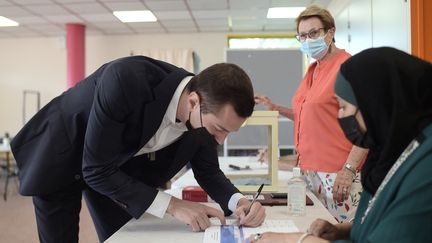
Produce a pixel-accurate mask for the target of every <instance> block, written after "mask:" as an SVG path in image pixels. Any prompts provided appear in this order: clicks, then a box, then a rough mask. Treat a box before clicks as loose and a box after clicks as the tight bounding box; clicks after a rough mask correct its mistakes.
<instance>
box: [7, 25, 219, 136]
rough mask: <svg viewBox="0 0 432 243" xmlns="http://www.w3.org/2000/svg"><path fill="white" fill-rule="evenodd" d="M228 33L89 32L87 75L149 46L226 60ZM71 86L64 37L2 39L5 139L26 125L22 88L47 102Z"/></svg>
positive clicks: (206, 59)
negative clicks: (153, 33)
mask: <svg viewBox="0 0 432 243" xmlns="http://www.w3.org/2000/svg"><path fill="white" fill-rule="evenodd" d="M226 43H227V42H226V34H224V33H200V34H168V35H163V34H158V35H137V36H89V37H87V39H86V73H87V74H90V73H92V72H93V71H94V70H96V69H97V68H98V67H99V66H100V65H102V64H103V63H105V62H108V61H110V60H112V59H115V58H119V57H123V56H128V55H129V54H130V52H131V51H134V52H135V53H137V52H139V51H141V50H144V49H148V48H191V49H193V50H195V51H196V52H197V53H198V55H199V57H200V60H201V62H200V67H201V69H203V68H206V67H208V66H210V65H212V64H214V63H218V62H223V61H224V49H225V47H226ZM65 87H66V49H65V47H64V38H60V37H58V38H18V39H0V114H1V115H0V117H1V119H0V137H1V136H2V135H3V134H4V132H6V131H7V132H9V133H10V134H11V135H15V134H16V133H17V132H18V131H19V129H20V128H21V127H22V102H23V98H22V96H23V95H22V93H23V90H25V89H27V90H37V91H40V92H41V105H42V106H43V105H45V104H47V103H48V102H49V101H50V100H51V99H52V98H54V97H55V96H57V95H58V94H60V93H61V92H63V91H64V90H65Z"/></svg>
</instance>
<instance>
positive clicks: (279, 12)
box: [267, 7, 306, 19]
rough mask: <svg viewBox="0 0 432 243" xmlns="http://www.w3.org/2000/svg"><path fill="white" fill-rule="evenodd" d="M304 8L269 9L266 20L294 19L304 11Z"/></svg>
mask: <svg viewBox="0 0 432 243" xmlns="http://www.w3.org/2000/svg"><path fill="white" fill-rule="evenodd" d="M305 9H306V8H305V7H280V8H269V10H268V12H267V18H268V19H294V18H297V17H298V16H299V14H300V13H301V12H302V11H303V10H305Z"/></svg>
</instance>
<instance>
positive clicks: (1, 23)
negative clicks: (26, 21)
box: [0, 16, 19, 27]
mask: <svg viewBox="0 0 432 243" xmlns="http://www.w3.org/2000/svg"><path fill="white" fill-rule="evenodd" d="M18 25H19V23H18V22H16V21H13V20H12V19H8V18H6V17H3V16H0V27H8V26H18Z"/></svg>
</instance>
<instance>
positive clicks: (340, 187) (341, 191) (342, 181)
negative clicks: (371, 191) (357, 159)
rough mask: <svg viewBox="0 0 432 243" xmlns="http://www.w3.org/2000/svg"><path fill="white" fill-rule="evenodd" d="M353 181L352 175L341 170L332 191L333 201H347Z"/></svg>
mask: <svg viewBox="0 0 432 243" xmlns="http://www.w3.org/2000/svg"><path fill="white" fill-rule="evenodd" d="M353 179H354V175H353V173H352V172H350V171H348V170H345V169H342V170H340V171H339V172H338V173H337V175H336V179H335V183H334V185H333V190H332V193H333V200H335V201H336V202H338V203H340V202H343V201H345V200H347V199H348V197H349V195H350V191H351V185H352V183H353Z"/></svg>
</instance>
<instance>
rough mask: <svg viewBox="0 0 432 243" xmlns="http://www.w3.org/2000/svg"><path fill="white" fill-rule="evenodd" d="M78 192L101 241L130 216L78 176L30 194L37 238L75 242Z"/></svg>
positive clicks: (55, 242) (48, 242)
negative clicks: (44, 191) (52, 188)
mask: <svg viewBox="0 0 432 243" xmlns="http://www.w3.org/2000/svg"><path fill="white" fill-rule="evenodd" d="M82 194H84V198H85V200H86V203H87V207H88V209H89V212H90V215H91V217H92V220H93V223H94V225H95V228H96V232H97V234H98V238H99V241H100V242H103V241H105V240H106V239H107V238H109V237H110V236H111V235H112V234H114V233H115V232H116V231H117V230H118V229H120V228H121V227H122V226H123V225H124V224H126V223H127V222H128V221H129V220H130V219H131V218H132V216H130V215H129V214H128V213H127V212H126V211H124V210H123V209H122V208H121V207H120V206H119V205H117V204H116V203H115V202H114V201H112V200H111V199H109V198H108V197H106V196H104V195H101V194H100V193H98V192H96V191H94V190H92V189H91V188H89V187H88V186H87V185H86V184H85V183H84V181H82V180H79V181H77V182H75V183H73V184H72V185H70V186H68V187H67V188H64V189H63V190H61V191H58V192H55V193H51V194H49V195H43V196H33V204H34V207H35V214H36V223H37V229H38V235H39V240H40V242H43V243H59V242H62V243H63V242H64V243H77V242H78V233H79V213H80V211H81V199H82Z"/></svg>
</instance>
